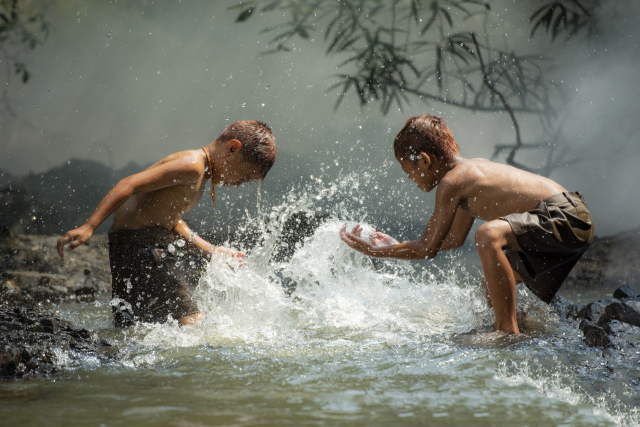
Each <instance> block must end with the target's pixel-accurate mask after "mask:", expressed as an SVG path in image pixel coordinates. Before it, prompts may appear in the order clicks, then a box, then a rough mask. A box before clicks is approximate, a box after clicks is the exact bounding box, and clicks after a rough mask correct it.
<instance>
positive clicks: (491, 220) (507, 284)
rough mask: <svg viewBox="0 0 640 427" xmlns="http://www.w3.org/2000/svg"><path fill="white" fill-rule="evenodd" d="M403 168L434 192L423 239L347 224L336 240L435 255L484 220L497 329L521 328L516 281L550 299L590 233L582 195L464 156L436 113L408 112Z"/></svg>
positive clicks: (400, 142)
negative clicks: (367, 232) (400, 238)
mask: <svg viewBox="0 0 640 427" xmlns="http://www.w3.org/2000/svg"><path fill="white" fill-rule="evenodd" d="M393 148H394V152H395V156H396V159H397V160H398V162H400V165H401V166H402V169H403V170H404V172H405V173H406V174H407V175H408V176H409V179H410V180H411V181H413V182H415V183H416V184H417V185H418V187H419V188H420V189H421V190H423V191H427V192H428V191H431V190H433V189H434V188H435V187H438V189H437V191H436V206H435V208H434V212H433V215H432V216H431V219H430V220H429V223H428V224H427V228H426V230H425V232H424V235H423V236H422V238H421V239H418V240H414V241H410V242H405V243H399V242H398V241H397V240H395V239H393V238H392V237H390V236H388V235H386V234H384V233H380V232H374V233H373V234H371V236H370V239H369V240H370V241H369V242H368V241H366V240H364V239H362V238H361V232H362V228H361V227H360V226H359V225H357V226H356V227H354V229H353V230H352V231H351V232H348V231H346V225H345V226H343V227H342V229H341V230H340V238H341V239H342V240H343V241H344V242H345V243H347V245H349V246H350V247H352V248H354V249H356V250H358V251H360V252H362V253H363V254H365V255H368V256H372V257H385V258H398V259H432V258H433V257H435V256H436V254H437V253H438V252H440V251H445V250H449V249H455V248H459V247H461V246H462V245H463V244H464V241H465V239H466V238H467V235H468V234H469V230H470V229H471V226H472V225H473V222H474V220H475V219H476V218H478V219H481V220H484V221H487V222H486V223H484V224H482V225H481V226H480V228H478V231H477V232H476V236H475V243H476V249H477V251H478V255H479V256H480V261H481V263H482V269H483V272H484V279H483V282H482V286H483V289H484V290H485V293H486V295H487V298H488V300H489V302H490V304H491V305H492V306H493V308H494V311H495V316H496V322H495V327H496V329H497V330H499V331H503V332H507V333H510V334H517V333H519V329H518V324H517V321H516V288H515V285H516V283H519V282H524V283H525V285H526V286H527V287H528V288H529V289H530V290H531V291H532V292H533V293H534V294H536V295H537V296H538V297H539V298H540V299H541V300H543V301H544V302H546V303H550V302H551V300H552V298H553V297H554V295H555V294H556V292H557V291H558V289H559V288H560V286H561V285H562V282H563V281H564V279H565V278H566V277H567V275H568V274H569V271H570V270H571V269H572V268H573V266H574V265H575V264H576V262H577V261H578V259H580V257H581V256H582V254H584V252H585V251H586V250H587V247H588V246H589V244H590V243H591V240H592V239H593V222H592V220H591V215H590V214H589V210H588V208H587V205H586V204H585V202H584V198H583V197H582V195H581V194H580V193H569V192H567V190H566V189H564V188H563V187H562V186H561V185H559V184H557V183H556V182H554V181H552V180H550V179H548V178H545V177H542V176H538V175H535V174H532V173H529V172H525V171H523V170H520V169H517V168H514V167H511V166H507V165H503V164H499V163H494V162H490V161H488V160H485V159H465V158H463V157H461V156H460V155H459V154H458V152H459V151H460V149H459V147H458V145H457V144H456V142H455V141H454V139H453V134H452V133H451V131H450V130H449V128H448V127H447V125H446V124H445V123H444V121H442V120H441V119H440V118H438V117H435V116H432V115H429V114H425V115H422V116H416V117H412V118H410V119H409V120H408V121H407V123H406V124H405V126H404V127H403V128H402V130H401V131H400V132H399V133H398V135H397V136H396V139H395V141H394V143H393Z"/></svg>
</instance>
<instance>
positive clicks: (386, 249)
mask: <svg viewBox="0 0 640 427" xmlns="http://www.w3.org/2000/svg"><path fill="white" fill-rule="evenodd" d="M369 252H370V253H369V255H370V256H373V257H376V258H395V259H407V260H414V259H432V258H434V257H435V256H436V254H437V253H438V251H437V249H430V248H429V247H428V246H427V245H425V243H424V242H423V241H422V240H412V241H409V242H404V243H400V244H397V245H391V246H377V247H373V248H371V249H370V250H369Z"/></svg>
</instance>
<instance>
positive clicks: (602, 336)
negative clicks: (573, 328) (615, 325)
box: [580, 320, 611, 347]
mask: <svg viewBox="0 0 640 427" xmlns="http://www.w3.org/2000/svg"><path fill="white" fill-rule="evenodd" d="M580 329H581V330H582V333H583V334H584V342H585V343H586V344H587V345H588V346H589V347H606V346H608V345H610V344H611V340H610V339H609V337H608V335H607V331H606V330H605V329H604V328H602V327H600V326H598V325H594V324H593V323H591V322H589V321H588V320H583V321H582V322H580Z"/></svg>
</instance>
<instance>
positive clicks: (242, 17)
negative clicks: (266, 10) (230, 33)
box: [236, 6, 256, 22]
mask: <svg viewBox="0 0 640 427" xmlns="http://www.w3.org/2000/svg"><path fill="white" fill-rule="evenodd" d="M254 10H256V7H255V6H251V7H250V8H248V9H245V10H244V11H243V12H242V13H241V14H240V15H238V18H237V19H236V22H244V21H246V20H247V19H249V17H250V16H251V15H252V14H253V11H254Z"/></svg>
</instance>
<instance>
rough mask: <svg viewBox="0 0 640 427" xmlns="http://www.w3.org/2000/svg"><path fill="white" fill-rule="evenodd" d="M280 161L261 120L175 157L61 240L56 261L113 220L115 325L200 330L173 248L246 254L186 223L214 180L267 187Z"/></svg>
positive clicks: (109, 199) (115, 193)
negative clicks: (172, 324)
mask: <svg viewBox="0 0 640 427" xmlns="http://www.w3.org/2000/svg"><path fill="white" fill-rule="evenodd" d="M275 159H276V145H275V139H274V137H273V133H272V132H271V129H269V127H268V126H267V125H265V124H264V123H261V122H257V121H250V120H246V121H240V122H236V123H234V124H232V125H230V126H228V127H227V128H225V130H224V131H223V132H222V134H221V135H220V136H219V137H218V138H217V139H216V140H215V141H213V142H212V143H211V144H209V145H207V146H206V147H202V148H200V149H197V150H187V151H180V152H178V153H174V154H171V155H170V156H168V157H165V158H164V159H162V160H160V161H159V162H158V163H156V164H154V165H152V166H150V167H149V168H148V169H147V170H145V171H143V172H140V173H137V174H135V175H131V176H129V177H127V178H124V179H122V180H121V181H120V182H119V183H118V184H117V185H116V186H115V187H114V188H113V190H111V191H110V192H109V194H107V196H106V197H105V198H104V199H102V201H101V202H100V204H99V205H98V207H97V209H96V211H95V212H94V213H93V214H92V215H91V217H90V218H89V219H88V220H87V222H86V223H85V224H84V225H83V226H82V227H80V228H76V229H75V230H71V231H69V232H67V233H66V234H65V235H64V236H63V237H61V238H60V239H59V240H58V254H59V255H60V257H63V256H64V253H63V250H64V246H65V245H66V244H67V243H70V245H69V248H68V249H69V250H73V249H75V248H77V247H78V246H80V245H81V244H83V243H85V242H86V241H87V240H88V239H89V237H91V234H92V233H93V231H94V230H95V229H96V227H98V225H100V224H101V223H102V222H103V221H104V220H105V219H106V218H107V217H108V216H109V215H110V214H112V213H114V216H113V226H112V228H111V230H110V231H109V262H110V266H111V274H112V295H113V298H114V300H113V301H112V304H113V305H112V311H113V315H114V321H115V324H116V326H127V325H129V324H131V323H132V322H133V321H135V320H142V321H145V322H164V321H166V320H167V316H171V317H173V318H174V319H176V320H178V323H179V324H180V325H197V324H199V323H200V320H201V319H202V314H201V313H200V311H199V309H198V307H197V305H196V303H195V302H194V301H193V300H192V298H191V294H190V292H189V289H188V288H187V283H186V278H185V277H184V274H183V273H182V271H181V269H180V267H179V263H178V261H179V258H178V257H176V256H175V255H174V254H173V253H172V252H171V251H170V248H173V246H172V247H170V244H171V243H173V242H176V241H179V240H180V239H182V240H183V241H184V243H185V247H186V248H189V249H191V250H194V251H196V252H198V253H200V254H201V255H203V256H206V257H211V256H212V255H213V254H214V253H217V254H221V255H222V254H223V255H226V256H233V257H244V254H242V253H241V252H237V251H234V250H230V249H225V248H220V247H214V246H213V245H212V244H210V243H209V242H207V241H205V240H204V239H202V238H200V237H198V236H197V235H196V233H194V232H192V231H191V229H190V228H189V227H188V226H187V224H185V222H184V221H183V220H182V217H183V216H184V214H185V213H186V212H188V211H189V210H191V209H192V208H193V207H194V206H196V204H197V203H198V201H199V200H200V197H202V193H203V192H204V189H205V186H206V185H207V181H208V180H210V181H211V193H210V194H211V197H212V203H215V200H214V184H215V185H227V186H230V185H233V186H236V187H237V186H239V185H240V184H242V183H243V182H250V181H253V180H256V179H259V180H263V179H264V178H265V176H266V175H267V172H268V171H269V169H271V166H272V165H273V163H274V162H275Z"/></svg>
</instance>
